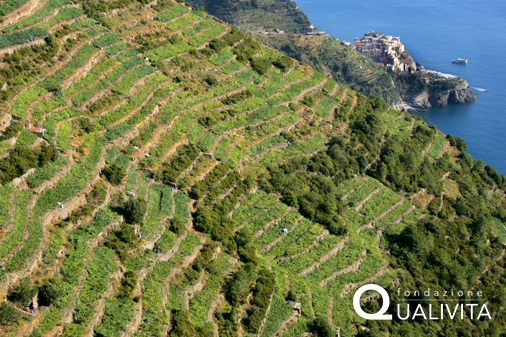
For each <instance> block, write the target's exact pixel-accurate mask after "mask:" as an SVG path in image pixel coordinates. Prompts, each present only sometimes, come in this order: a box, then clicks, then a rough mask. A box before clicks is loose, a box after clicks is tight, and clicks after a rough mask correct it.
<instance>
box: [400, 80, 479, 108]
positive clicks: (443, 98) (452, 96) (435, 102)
mask: <svg viewBox="0 0 506 337" xmlns="http://www.w3.org/2000/svg"><path fill="white" fill-rule="evenodd" d="M403 101H404V103H405V105H404V108H406V110H410V111H411V112H417V111H419V110H427V109H430V108H444V107H446V106H447V105H448V104H465V103H472V102H475V101H476V94H475V93H473V92H472V91H471V88H470V86H469V83H467V81H466V80H463V79H459V81H458V83H457V85H456V86H455V87H454V88H453V89H450V90H443V91H440V92H430V91H424V92H422V93H420V94H417V95H413V94H407V95H405V97H403Z"/></svg>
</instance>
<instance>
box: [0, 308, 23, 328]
mask: <svg viewBox="0 0 506 337" xmlns="http://www.w3.org/2000/svg"><path fill="white" fill-rule="evenodd" d="M18 316H19V314H18V313H17V311H16V309H14V308H13V307H11V306H10V305H8V304H7V303H2V304H0V325H4V326H5V325H8V324H9V323H10V322H12V321H14V320H15V319H16V318H17V317H18Z"/></svg>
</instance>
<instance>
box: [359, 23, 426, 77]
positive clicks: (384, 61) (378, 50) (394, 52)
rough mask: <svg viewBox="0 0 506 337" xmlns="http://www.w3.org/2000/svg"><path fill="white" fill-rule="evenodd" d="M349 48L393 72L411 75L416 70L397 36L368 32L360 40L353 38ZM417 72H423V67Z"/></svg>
mask: <svg viewBox="0 0 506 337" xmlns="http://www.w3.org/2000/svg"><path fill="white" fill-rule="evenodd" d="M351 47H352V48H353V49H355V50H356V51H358V52H359V53H361V54H363V55H365V56H367V57H369V58H371V59H373V60H374V62H376V63H378V64H379V65H382V66H385V67H391V68H392V70H394V71H398V72H401V73H402V72H407V73H413V72H414V71H417V70H418V69H417V67H416V64H414V62H413V59H412V58H411V57H410V56H409V54H408V53H407V51H406V48H405V47H404V45H403V44H402V43H401V38H400V37H398V36H391V35H385V34H383V33H378V32H369V33H365V34H364V37H363V38H362V39H359V38H358V37H357V38H355V40H354V44H352V45H351ZM418 71H419V72H423V71H424V69H423V67H421V69H419V70H418Z"/></svg>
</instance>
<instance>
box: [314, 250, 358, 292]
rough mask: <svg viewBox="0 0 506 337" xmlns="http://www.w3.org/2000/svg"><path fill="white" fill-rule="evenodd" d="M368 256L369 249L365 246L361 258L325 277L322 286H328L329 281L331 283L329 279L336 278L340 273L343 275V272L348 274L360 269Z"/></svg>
mask: <svg viewBox="0 0 506 337" xmlns="http://www.w3.org/2000/svg"><path fill="white" fill-rule="evenodd" d="M366 256H367V249H365V248H364V250H363V251H362V254H361V256H360V258H359V259H358V260H357V261H355V262H354V263H353V264H351V265H349V266H348V267H346V268H344V269H341V270H339V271H336V272H334V273H332V274H331V275H330V276H328V277H326V278H325V279H323V280H322V281H321V282H320V287H324V286H326V285H327V283H329V281H331V280H334V279H335V278H336V277H338V276H339V275H343V274H347V273H351V272H356V271H358V268H359V267H360V265H361V264H362V262H364V259H365V257H366Z"/></svg>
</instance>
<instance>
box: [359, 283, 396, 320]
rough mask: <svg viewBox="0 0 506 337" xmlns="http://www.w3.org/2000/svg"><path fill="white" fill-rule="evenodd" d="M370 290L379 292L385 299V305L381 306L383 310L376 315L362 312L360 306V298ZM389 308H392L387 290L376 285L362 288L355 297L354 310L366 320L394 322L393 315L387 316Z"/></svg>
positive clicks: (367, 285)
mask: <svg viewBox="0 0 506 337" xmlns="http://www.w3.org/2000/svg"><path fill="white" fill-rule="evenodd" d="M368 290H375V291H377V292H379V294H380V295H381V297H382V298H383V305H382V306H381V310H380V311H378V312H377V313H375V314H368V313H367V312H365V311H364V310H362V307H361V306H360V297H361V296H362V294H363V293H365V292H366V291H368ZM389 306H390V296H388V293H387V291H386V290H385V289H383V288H382V287H380V286H379V285H376V284H366V285H364V286H362V287H360V288H359V289H358V290H357V292H356V293H355V295H354V296H353V308H354V309H355V312H356V313H357V314H358V315H359V316H360V317H362V318H364V319H369V320H382V321H386V320H392V315H385V312H387V310H388V307H389Z"/></svg>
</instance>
